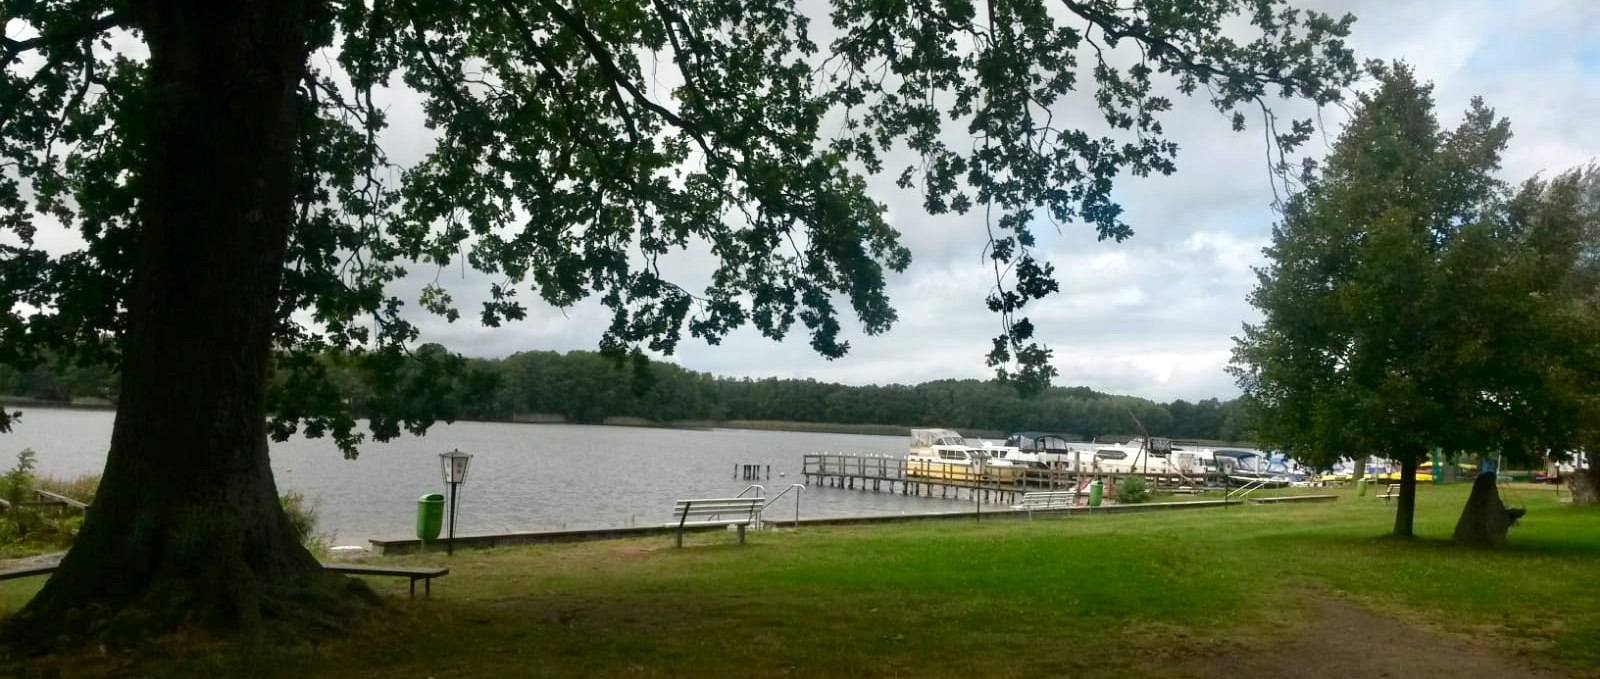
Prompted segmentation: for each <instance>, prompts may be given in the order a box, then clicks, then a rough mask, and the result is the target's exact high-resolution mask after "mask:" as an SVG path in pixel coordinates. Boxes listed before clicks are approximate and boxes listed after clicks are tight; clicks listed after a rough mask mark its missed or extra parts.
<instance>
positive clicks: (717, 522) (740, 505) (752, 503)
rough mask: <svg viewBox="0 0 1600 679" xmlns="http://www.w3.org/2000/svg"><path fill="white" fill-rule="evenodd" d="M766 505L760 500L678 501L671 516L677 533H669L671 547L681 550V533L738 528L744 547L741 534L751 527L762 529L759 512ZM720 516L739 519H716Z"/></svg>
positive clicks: (711, 499) (740, 542) (741, 498)
mask: <svg viewBox="0 0 1600 679" xmlns="http://www.w3.org/2000/svg"><path fill="white" fill-rule="evenodd" d="M765 504H766V498H763V497H720V498H701V499H698V500H678V502H677V504H675V505H673V507H672V516H673V518H675V519H677V523H675V524H667V525H669V526H671V525H676V526H677V530H675V531H673V533H672V545H673V546H674V547H682V546H683V529H684V528H689V527H696V526H738V527H739V544H741V545H742V544H744V532H745V529H746V528H749V527H750V526H751V525H756V526H760V525H761V508H762V507H763V506H764V505H765ZM723 514H729V515H742V516H738V518H732V519H722V518H716V517H720V516H722V515H723ZM690 516H706V517H712V518H710V519H707V520H704V521H689V517H690Z"/></svg>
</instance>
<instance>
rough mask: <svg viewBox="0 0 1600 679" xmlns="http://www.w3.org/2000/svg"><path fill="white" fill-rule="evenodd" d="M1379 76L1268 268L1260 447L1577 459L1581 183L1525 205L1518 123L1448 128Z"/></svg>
mask: <svg viewBox="0 0 1600 679" xmlns="http://www.w3.org/2000/svg"><path fill="white" fill-rule="evenodd" d="M1373 74H1374V76H1375V77H1376V78H1377V79H1378V81H1379V84H1378V86H1377V88H1376V89H1375V90H1374V91H1372V92H1370V93H1366V94H1363V95H1362V96H1361V97H1360V99H1359V102H1358V107H1357V110H1356V113H1355V115H1354V116H1353V118H1352V119H1351V120H1350V122H1349V123H1348V125H1347V126H1346V128H1345V130H1344V131H1343V133H1342V134H1341V135H1340V137H1339V139H1338V141H1337V143H1336V144H1335V146H1334V150H1333V153H1332V154H1331V155H1330V156H1329V157H1328V158H1327V160H1326V163H1325V168H1324V170H1323V171H1322V172H1321V173H1320V174H1319V175H1317V176H1315V177H1314V178H1312V179H1311V180H1310V181H1309V182H1308V184H1307V185H1306V187H1305V190H1304V191H1302V192H1300V193H1298V194H1296V195H1295V196H1294V197H1293V198H1291V200H1290V201H1289V203H1288V205H1287V208H1286V211H1285V214H1284V217H1283V219H1282V221H1281V222H1280V223H1279V224H1278V225H1277V226H1276V227H1275V228H1274V229H1273V239H1272V244H1271V245H1270V247H1268V248H1267V251H1266V254H1267V257H1268V264H1267V265H1266V266H1265V267H1263V268H1261V269H1260V270H1258V279H1259V280H1258V285H1257V287H1256V289H1255V291H1254V292H1253V293H1252V294H1251V297H1250V301H1251V304H1253V305H1254V306H1255V307H1257V308H1258V309H1260V310H1261V311H1262V312H1263V315H1264V319H1263V320H1262V322H1260V323H1258V324H1254V325H1247V326H1245V329H1244V334H1243V336H1242V337H1240V338H1238V340H1237V347H1236V349H1235V355H1234V366H1233V370H1234V372H1235V374H1236V375H1237V377H1238V381H1239V385H1240V386H1241V388H1242V389H1243V390H1244V391H1245V393H1246V395H1247V396H1248V397H1249V398H1251V399H1252V400H1253V401H1254V402H1255V403H1257V404H1259V406H1260V408H1259V411H1260V412H1259V419H1258V421H1257V424H1258V426H1259V433H1260V435H1261V437H1262V438H1263V439H1264V440H1266V441H1268V442H1271V443H1272V444H1274V445H1280V446H1283V447H1285V448H1287V449H1288V450H1290V451H1291V452H1292V454H1293V455H1294V456H1295V457H1296V458H1297V459H1300V460H1304V461H1307V462H1309V463H1312V464H1316V465H1327V464H1331V463H1332V462H1334V461H1336V460H1338V459H1340V458H1345V457H1356V458H1362V457H1364V456H1366V455H1369V454H1378V455H1382V456H1384V457H1387V458H1390V459H1396V460H1400V461H1401V462H1402V465H1403V466H1404V467H1406V468H1407V469H1408V470H1409V471H1408V476H1410V475H1414V471H1415V466H1416V464H1417V463H1418V462H1419V461H1420V460H1422V459H1424V457H1425V456H1426V455H1427V454H1428V452H1429V451H1430V450H1432V449H1433V448H1434V447H1436V446H1437V447H1442V448H1444V449H1445V450H1446V451H1452V452H1461V451H1476V452H1484V451H1496V452H1498V451H1505V452H1507V453H1510V454H1513V455H1518V454H1521V455H1523V456H1525V457H1526V456H1531V455H1543V454H1544V453H1545V451H1547V450H1551V449H1554V450H1556V451H1564V450H1566V449H1567V446H1569V445H1571V444H1572V443H1573V435H1574V432H1575V431H1576V430H1577V429H1579V428H1581V427H1582V426H1584V425H1583V424H1582V423H1584V422H1586V421H1593V420H1592V417H1589V418H1585V417H1583V416H1582V414H1583V412H1585V411H1588V410H1589V409H1590V408H1592V407H1593V404H1594V398H1593V387H1592V386H1591V385H1592V382H1588V383H1585V380H1584V379H1579V378H1578V376H1579V375H1586V376H1592V375H1594V374H1595V373H1593V372H1590V371H1591V370H1592V366H1593V361H1592V356H1593V353H1594V351H1593V349H1592V348H1590V347H1588V346H1587V344H1589V341H1588V340H1582V339H1581V338H1583V337H1585V336H1586V334H1585V332H1586V331H1585V330H1582V329H1580V328H1589V329H1590V330H1591V331H1592V329H1593V328H1594V327H1595V326H1594V325H1593V321H1594V320H1595V319H1596V318H1600V317H1597V316H1594V315H1592V314H1586V313H1584V312H1583V302H1582V301H1581V300H1580V299H1579V298H1578V297H1577V296H1575V295H1574V292H1575V291H1576V290H1578V289H1579V287H1580V286H1579V285H1578V283H1577V281H1578V274H1577V268H1576V267H1577V263H1578V252H1579V251H1580V249H1581V247H1580V246H1581V244H1582V242H1583V241H1582V231H1581V229H1580V228H1579V225H1578V220H1576V219H1573V218H1572V210H1571V209H1570V206H1571V205H1572V204H1573V200H1574V191H1573V189H1574V188H1575V186H1576V184H1577V175H1567V176H1563V177H1562V178H1559V179H1557V180H1555V181H1554V182H1550V183H1545V182H1540V181H1533V182H1530V183H1528V184H1527V185H1526V186H1525V187H1523V189H1522V190H1521V191H1520V192H1517V193H1516V194H1515V195H1513V192H1512V191H1510V189H1509V188H1508V187H1507V186H1506V185H1505V184H1504V183H1503V182H1501V181H1500V180H1498V179H1497V178H1496V177H1495V172H1496V171H1497V170H1498V169H1499V163H1500V157H1501V153H1502V151H1503V150H1504V149H1505V147H1506V144H1507V142H1508V140H1509V139H1510V136H1511V129H1510V124H1509V122H1508V121H1506V120H1504V119H1497V118H1496V117H1495V115H1494V111H1493V110H1492V109H1490V108H1488V107H1487V106H1486V105H1485V104H1484V103H1483V102H1482V101H1481V100H1478V99H1474V100H1473V102H1472V104H1471V106H1470V107H1469V109H1468V110H1467V112H1466V114H1465V116H1464V119H1463V121H1462V123H1461V124H1460V125H1459V126H1457V127H1456V128H1455V129H1453V130H1440V129H1439V125H1438V123H1437V121H1436V119H1435V117H1434V113H1433V108H1434V105H1433V100H1432V96H1431V87H1430V86H1428V85H1425V84H1423V83H1420V82H1418V81H1417V79H1416V77H1415V76H1414V75H1413V73H1412V72H1411V70H1410V69H1409V68H1408V67H1406V66H1404V65H1396V66H1393V67H1382V66H1379V67H1374V70H1373ZM1589 304H1591V305H1592V301H1590V302H1589ZM1587 336H1588V337H1593V336H1594V335H1592V334H1589V335H1587ZM1410 491H1411V484H1410V483H1409V482H1408V483H1407V485H1406V488H1405V491H1404V493H1405V495H1404V496H1403V497H1402V501H1401V509H1400V513H1399V516H1397V519H1396V532H1397V533H1401V534H1409V533H1410V509H1411V506H1412V505H1411V504H1410V503H1409V502H1408V499H1409V494H1410Z"/></svg>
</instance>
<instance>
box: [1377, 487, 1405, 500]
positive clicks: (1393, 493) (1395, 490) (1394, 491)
mask: <svg viewBox="0 0 1600 679" xmlns="http://www.w3.org/2000/svg"><path fill="white" fill-rule="evenodd" d="M1378 497H1380V498H1383V501H1384V503H1385V504H1387V503H1388V502H1389V498H1393V497H1400V484H1398V483H1391V484H1389V489H1388V490H1386V491H1384V492H1383V494H1382V495H1379V496H1378Z"/></svg>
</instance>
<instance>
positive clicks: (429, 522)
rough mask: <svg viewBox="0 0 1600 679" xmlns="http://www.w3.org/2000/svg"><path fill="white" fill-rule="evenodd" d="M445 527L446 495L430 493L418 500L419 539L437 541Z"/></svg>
mask: <svg viewBox="0 0 1600 679" xmlns="http://www.w3.org/2000/svg"><path fill="white" fill-rule="evenodd" d="M443 526H444V494H443V493H428V494H427V495H424V496H422V497H419V498H417V539H419V540H423V541H427V540H437V539H439V529H440V528H442V527H443Z"/></svg>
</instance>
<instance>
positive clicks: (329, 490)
mask: <svg viewBox="0 0 1600 679" xmlns="http://www.w3.org/2000/svg"><path fill="white" fill-rule="evenodd" d="M20 409H21V410H22V411H23V416H22V419H21V421H20V422H18V423H17V426H16V427H14V428H13V431H12V432H11V433H10V434H0V468H9V467H10V466H11V465H12V464H13V463H14V461H15V459H16V454H17V452H18V451H20V450H22V449H24V448H32V449H33V451H34V452H35V453H37V454H38V465H39V470H38V471H39V473H40V474H42V475H45V476H55V477H71V476H77V475H80V474H96V473H99V472H100V469H101V467H102V466H104V464H105V451H106V447H107V446H108V445H109V444H110V441H111V422H112V415H113V414H112V413H111V412H109V411H90V410H52V409H46V408H34V407H23V408H20ZM908 443H909V440H908V438H907V437H905V436H860V435H851V434H809V433H795V432H772V431H750V430H742V429H713V430H688V429H652V428H643V427H604V426H588V425H571V424H502V423H489V422H462V423H457V424H452V425H443V424H441V425H437V426H435V427H434V428H433V429H432V430H431V431H430V432H429V433H428V435H427V436H424V437H415V436H409V435H408V436H404V437H402V438H400V439H397V440H395V441H391V442H389V443H386V444H378V443H368V444H366V445H364V446H363V447H362V450H361V457H360V458H359V459H356V460H346V459H344V458H343V457H341V456H340V455H339V451H338V449H337V448H335V447H334V445H333V443H332V442H331V441H330V440H328V439H325V438H324V439H306V438H301V437H296V438H294V439H291V440H289V441H286V442H284V443H274V444H272V468H273V471H274V472H275V475H276V477H277V481H278V489H279V491H280V492H284V491H291V490H293V491H299V492H301V493H304V494H305V495H306V497H308V498H309V499H310V500H311V501H312V502H313V503H314V505H315V507H316V508H317V511H318V513H319V515H320V517H321V524H320V526H321V529H322V530H323V531H325V532H329V533H332V534H334V536H335V538H336V540H337V543H338V544H359V545H365V544H366V540H367V539H369V538H390V539H394V538H409V537H414V531H415V528H414V522H415V515H416V500H417V497H418V496H420V495H422V494H424V493H433V492H444V484H443V482H442V481H441V480H440V477H439V458H438V454H439V453H441V452H444V451H446V450H449V449H451V448H460V449H461V450H463V451H465V452H469V453H472V454H473V455H474V457H473V458H472V467H471V469H470V471H469V473H468V476H467V482H466V484H465V485H464V486H463V487H462V491H461V504H460V509H459V510H458V512H459V514H458V516H457V519H456V533H457V534H458V535H472V534H478V533H503V532H515V531H536V530H560V529H564V528H593V527H618V526H629V525H651V524H660V523H665V522H666V521H667V520H669V519H670V518H671V516H670V515H671V513H672V503H673V501H674V500H678V499H684V498H695V497H728V496H732V495H734V494H736V493H738V492H739V491H740V490H743V489H744V488H745V486H747V485H749V484H750V483H752V482H748V481H740V480H737V479H735V478H734V466H735V465H737V464H761V465H772V478H771V480H769V481H761V482H760V483H761V484H762V485H764V486H766V488H767V495H768V496H769V497H770V496H773V495H776V494H777V493H778V492H779V491H781V490H783V488H784V487H785V486H787V485H789V484H790V483H802V482H804V481H805V479H804V478H802V477H801V476H800V469H801V464H802V456H803V455H805V454H806V453H814V452H824V451H826V452H849V453H869V454H887V455H894V456H896V457H898V456H903V455H905V452H906V447H907V445H908ZM779 474H783V475H784V477H783V478H779ZM790 496H791V497H792V496H793V493H791V494H790ZM963 506H965V505H964V503H957V502H955V501H952V500H941V499H933V498H917V497H907V496H904V495H892V494H889V493H869V492H862V491H859V490H840V489H832V488H823V487H812V488H808V489H806V491H805V493H804V497H803V498H802V500H801V505H800V516H801V518H815V517H828V516H861V515H872V514H900V513H922V512H938V511H959V510H960V509H961V508H962V507H963ZM770 511H772V512H775V514H776V516H793V511H794V504H793V503H792V502H791V501H790V498H789V497H785V498H783V500H782V501H780V502H779V503H778V504H777V505H774V506H773V507H772V509H771V510H770Z"/></svg>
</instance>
